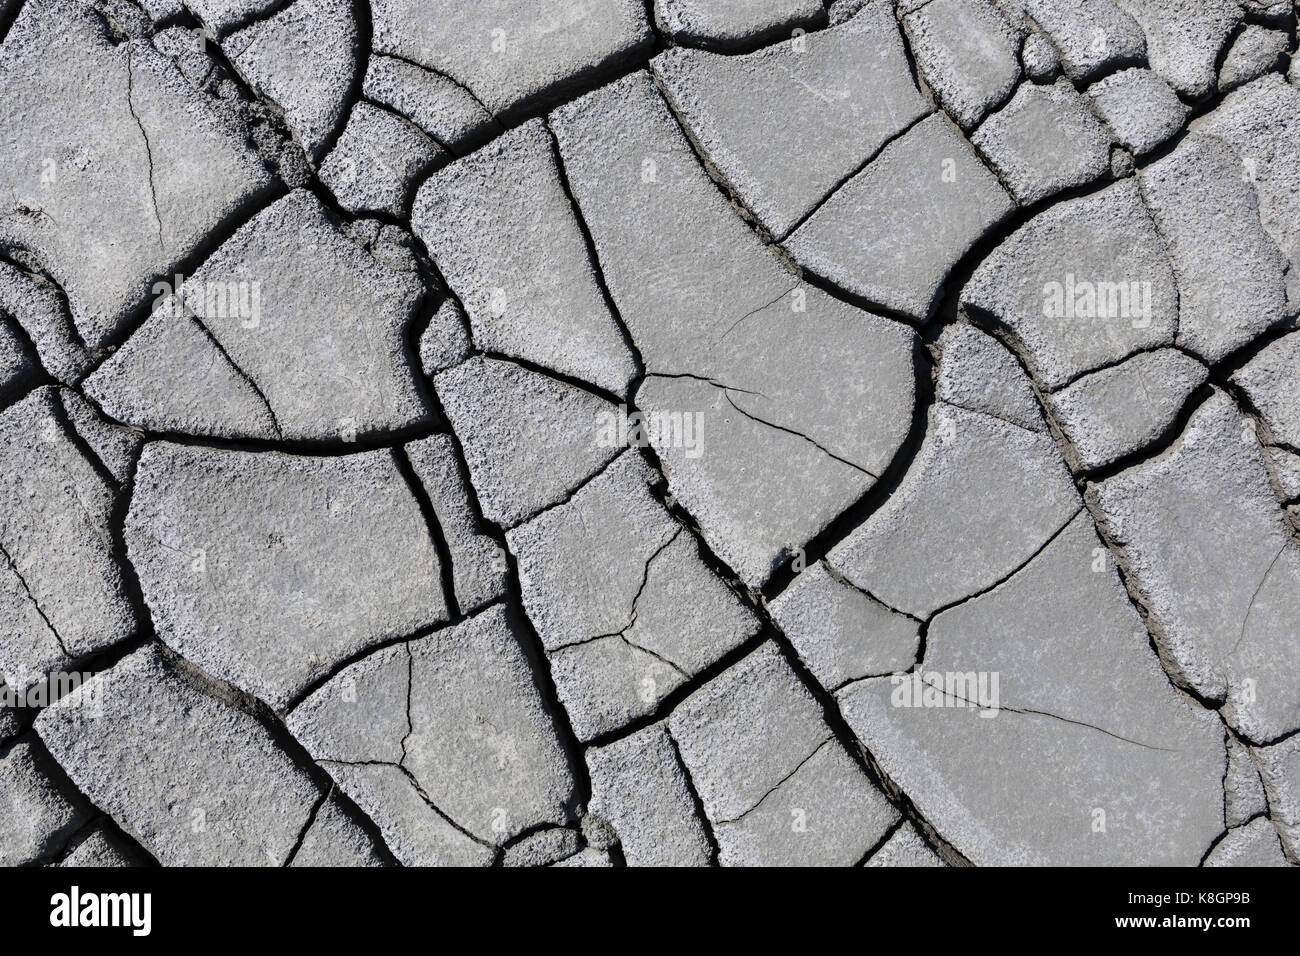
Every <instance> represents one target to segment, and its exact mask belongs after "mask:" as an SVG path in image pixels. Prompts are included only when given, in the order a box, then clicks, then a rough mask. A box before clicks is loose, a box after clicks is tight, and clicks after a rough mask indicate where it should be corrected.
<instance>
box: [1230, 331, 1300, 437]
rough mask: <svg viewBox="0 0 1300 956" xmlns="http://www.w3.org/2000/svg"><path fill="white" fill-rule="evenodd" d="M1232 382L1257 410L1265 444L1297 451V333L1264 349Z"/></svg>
mask: <svg viewBox="0 0 1300 956" xmlns="http://www.w3.org/2000/svg"><path fill="white" fill-rule="evenodd" d="M1232 381H1233V382H1234V383H1235V384H1237V385H1239V386H1240V387H1241V389H1242V390H1243V391H1244V392H1245V393H1246V396H1247V398H1249V399H1250V403H1251V404H1252V405H1254V406H1255V408H1256V409H1258V411H1259V414H1260V417H1261V418H1262V419H1263V421H1264V425H1265V427H1266V428H1267V429H1268V436H1267V438H1268V440H1269V441H1270V442H1272V443H1276V444H1281V445H1286V446H1288V447H1290V448H1292V449H1300V332H1292V333H1290V334H1289V335H1284V336H1282V338H1280V339H1278V340H1277V341H1275V342H1272V343H1270V344H1269V345H1267V346H1265V347H1264V348H1263V349H1262V350H1261V351H1260V352H1259V354H1258V355H1256V356H1255V357H1254V358H1252V359H1251V360H1250V361H1249V362H1247V363H1246V364H1245V365H1244V366H1243V367H1242V368H1240V369H1238V370H1237V371H1236V372H1235V373H1234V374H1233V376H1232Z"/></svg>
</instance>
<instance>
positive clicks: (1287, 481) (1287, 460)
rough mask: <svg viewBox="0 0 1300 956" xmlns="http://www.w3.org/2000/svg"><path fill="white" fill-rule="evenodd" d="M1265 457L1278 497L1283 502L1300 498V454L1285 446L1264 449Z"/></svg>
mask: <svg viewBox="0 0 1300 956" xmlns="http://www.w3.org/2000/svg"><path fill="white" fill-rule="evenodd" d="M1264 452H1265V457H1266V458H1267V459H1268V461H1269V464H1270V465H1271V471H1272V474H1273V481H1274V483H1275V485H1276V486H1277V489H1278V493H1279V494H1278V497H1280V498H1281V499H1282V501H1283V502H1290V501H1294V500H1295V499H1296V498H1300V455H1297V454H1295V453H1294V452H1290V451H1287V450H1286V449H1285V448H1271V447H1266V448H1265V449H1264Z"/></svg>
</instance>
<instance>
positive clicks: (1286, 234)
mask: <svg viewBox="0 0 1300 956" xmlns="http://www.w3.org/2000/svg"><path fill="white" fill-rule="evenodd" d="M1296 62H1300V57H1297V59H1296ZM1293 70H1294V67H1293ZM1298 113H1300V90H1297V89H1296V88H1295V86H1293V85H1289V84H1287V83H1286V82H1285V81H1283V79H1282V78H1281V77H1280V76H1266V77H1264V78H1262V79H1260V80H1257V81H1256V82H1254V83H1251V84H1249V85H1248V86H1245V87H1242V88H1241V89H1239V90H1237V91H1235V92H1233V93H1232V94H1230V95H1229V96H1228V97H1227V98H1226V99H1225V100H1224V101H1223V103H1222V104H1220V106H1219V107H1218V108H1217V109H1215V110H1214V111H1213V112H1211V113H1209V114H1207V115H1206V116H1204V117H1201V118H1200V119H1198V120H1196V122H1194V123H1193V124H1192V126H1191V129H1192V131H1193V132H1196V133H1203V134H1205V135H1207V136H1211V137H1215V138H1218V139H1221V140H1223V141H1224V142H1226V143H1228V145H1230V146H1231V147H1232V148H1233V149H1234V150H1235V151H1236V153H1237V155H1238V156H1240V157H1241V161H1242V165H1243V166H1244V167H1245V175H1246V176H1247V177H1248V178H1249V180H1250V183H1251V185H1253V186H1254V188H1255V194H1256V196H1257V197H1258V198H1259V217H1260V221H1261V222H1262V223H1263V224H1264V229H1265V230H1266V231H1267V232H1268V234H1269V235H1270V236H1272V237H1273V241H1274V242H1276V243H1277V245H1278V248H1279V249H1281V250H1282V254H1283V255H1284V256H1285V257H1286V258H1287V260H1288V262H1289V263H1290V270H1289V271H1288V273H1287V277H1286V282H1287V303H1288V305H1287V308H1288V311H1289V312H1292V313H1295V312H1297V311H1300V123H1298V122H1296V116H1297V114H1298Z"/></svg>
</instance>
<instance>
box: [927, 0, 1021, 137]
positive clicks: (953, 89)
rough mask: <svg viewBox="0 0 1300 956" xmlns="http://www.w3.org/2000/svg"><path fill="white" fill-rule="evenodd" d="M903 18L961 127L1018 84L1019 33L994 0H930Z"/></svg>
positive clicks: (934, 87)
mask: <svg viewBox="0 0 1300 956" xmlns="http://www.w3.org/2000/svg"><path fill="white" fill-rule="evenodd" d="M902 23H903V29H904V30H906V31H907V37H908V40H909V43H910V46H911V50H912V55H913V56H915V57H916V63H917V67H918V68H919V69H920V71H921V75H922V76H924V77H925V82H926V84H927V85H928V86H929V87H930V90H931V91H932V92H933V93H934V95H935V98H936V99H937V100H938V101H939V105H940V106H941V107H943V109H944V111H945V112H946V113H947V114H948V115H949V116H951V117H952V118H953V119H954V120H956V121H957V123H958V124H959V125H960V126H961V127H962V129H966V130H969V129H971V128H972V127H974V126H976V125H977V124H978V123H979V121H980V120H982V119H983V118H984V116H985V115H986V114H987V113H988V112H989V111H990V110H992V109H994V108H996V107H997V106H998V104H1000V103H1002V102H1004V101H1005V100H1006V99H1007V97H1008V96H1010V95H1011V91H1012V90H1014V89H1015V88H1016V83H1017V82H1018V81H1019V79H1020V62H1019V60H1018V59H1017V56H1016V54H1017V51H1018V49H1019V46H1020V37H1019V36H1018V35H1017V34H1016V31H1015V30H1013V29H1012V28H1011V26H1010V25H1009V24H1008V23H1007V21H1006V19H1005V18H1004V17H1003V16H1002V14H1001V13H1000V12H999V11H998V8H997V7H996V6H994V5H993V4H992V3H991V2H990V0H929V2H928V3H925V4H922V5H919V6H918V8H917V9H916V11H915V12H913V13H909V14H907V15H906V16H904V17H903V18H902Z"/></svg>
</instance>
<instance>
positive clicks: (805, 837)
mask: <svg viewBox="0 0 1300 956" xmlns="http://www.w3.org/2000/svg"><path fill="white" fill-rule="evenodd" d="M668 732H669V733H670V734H671V735H672V738H673V740H675V741H676V742H677V746H678V750H679V752H680V754H681V758H682V761H683V762H684V765H685V768H686V771H687V773H688V774H689V775H690V778H691V780H693V781H694V783H695V787H696V790H697V791H698V793H699V796H700V802H701V803H702V805H703V807H704V811H705V813H706V814H707V815H708V818H709V821H710V822H711V823H712V825H713V829H714V832H715V833H716V834H717V837H718V844H719V851H720V856H719V859H720V861H721V862H723V863H724V864H727V865H744V864H750V865H753V864H760V865H807V864H810V863H814V862H815V863H819V864H822V865H827V864H830V865H834V864H839V865H845V866H847V865H851V864H853V863H856V862H857V861H858V860H860V859H861V858H862V856H863V855H864V854H865V853H866V852H867V850H869V849H870V848H871V847H872V846H874V845H875V844H876V842H878V841H879V840H880V838H881V837H883V836H884V834H885V833H886V831H888V829H889V828H890V826H892V825H893V824H894V823H895V822H896V821H897V819H898V813H897V811H895V810H894V809H893V807H891V806H890V805H889V803H888V802H887V801H886V800H885V798H884V796H883V795H882V794H880V792H879V791H877V790H876V789H875V788H874V787H873V786H872V784H871V783H870V781H868V780H867V778H866V776H865V775H864V774H863V773H862V772H861V771H860V770H859V769H858V767H857V766H856V765H855V764H854V763H853V761H852V760H851V759H850V758H849V757H848V754H847V753H846V751H845V750H844V748H843V746H842V745H841V744H840V743H839V741H838V740H836V739H834V737H833V735H832V734H831V731H830V728H829V727H827V726H826V723H825V721H824V719H823V718H822V712H821V708H820V707H819V706H818V704H817V702H816V701H815V700H814V699H813V697H812V695H811V694H809V693H808V691H807V690H806V689H805V688H804V686H803V685H802V684H801V683H800V682H799V679H798V678H797V677H796V676H795V673H794V671H793V670H791V668H790V665H789V664H788V663H786V661H785V658H783V657H782V656H781V652H780V651H779V650H778V649H777V647H776V645H775V644H773V643H771V642H768V643H765V644H763V645H762V646H761V647H759V648H758V649H757V650H755V651H754V652H753V653H751V654H750V655H749V656H747V657H746V658H745V659H744V660H742V661H740V662H739V663H737V664H735V665H733V666H732V667H731V668H730V669H728V670H727V671H725V672H724V673H722V674H721V675H719V676H718V677H715V678H714V679H713V680H711V681H710V682H709V683H707V684H705V685H704V686H703V687H701V688H700V689H699V690H697V691H696V692H695V693H694V694H692V695H691V696H690V697H688V698H687V699H686V700H685V701H683V702H682V703H681V704H680V705H679V706H678V707H677V709H676V710H674V711H673V713H672V715H671V716H670V717H669V718H668Z"/></svg>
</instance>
